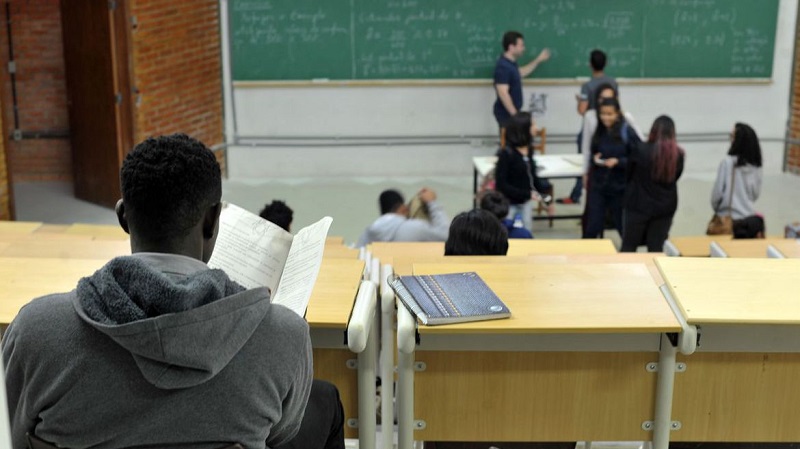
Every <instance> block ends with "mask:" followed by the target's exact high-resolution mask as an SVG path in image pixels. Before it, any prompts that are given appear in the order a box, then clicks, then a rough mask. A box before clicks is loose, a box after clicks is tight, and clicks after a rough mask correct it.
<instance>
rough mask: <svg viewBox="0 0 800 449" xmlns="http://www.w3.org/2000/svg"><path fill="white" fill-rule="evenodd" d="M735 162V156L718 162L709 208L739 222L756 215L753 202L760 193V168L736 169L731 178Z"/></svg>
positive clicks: (746, 166)
mask: <svg viewBox="0 0 800 449" xmlns="http://www.w3.org/2000/svg"><path fill="white" fill-rule="evenodd" d="M736 160H737V156H727V157H726V158H725V159H723V160H722V162H720V164H719V168H718V169H717V181H716V182H715V183H714V190H712V192H711V207H712V208H713V209H714V213H715V214H717V215H723V216H724V215H730V216H731V218H733V219H734V220H740V219H742V218H744V217H749V216H751V215H755V214H756V208H755V202H756V200H757V199H758V195H759V194H760V193H761V167H756V166H754V165H742V166H739V167H736V176H735V177H733V172H732V168H733V167H734V166H735V165H736ZM732 177H733V178H732ZM731 179H733V182H732V183H731ZM731 187H733V198H732V201H731Z"/></svg>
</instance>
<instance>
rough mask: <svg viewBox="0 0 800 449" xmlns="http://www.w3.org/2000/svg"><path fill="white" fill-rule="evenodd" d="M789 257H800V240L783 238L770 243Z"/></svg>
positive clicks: (784, 255)
mask: <svg viewBox="0 0 800 449" xmlns="http://www.w3.org/2000/svg"><path fill="white" fill-rule="evenodd" d="M770 244H771V245H772V246H774V247H775V249H777V250H778V251H780V253H781V254H783V257H785V258H787V259H798V258H800V240H795V239H781V240H775V241H773V242H771V243H770Z"/></svg>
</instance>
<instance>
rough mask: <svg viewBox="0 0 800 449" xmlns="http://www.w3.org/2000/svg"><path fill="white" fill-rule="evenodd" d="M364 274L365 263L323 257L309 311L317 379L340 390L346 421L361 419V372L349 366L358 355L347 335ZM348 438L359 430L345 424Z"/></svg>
mask: <svg viewBox="0 0 800 449" xmlns="http://www.w3.org/2000/svg"><path fill="white" fill-rule="evenodd" d="M363 273H364V262H363V261H360V260H355V259H353V260H347V259H328V258H323V259H322V266H321V267H320V271H319V275H318V276H317V282H316V284H315V285H314V290H313V291H312V292H311V299H310V300H309V303H308V309H307V310H306V321H308V325H309V327H310V328H311V341H312V343H313V345H314V349H313V352H314V377H315V378H317V379H323V380H327V381H328V382H331V383H333V384H334V385H336V387H337V388H338V389H339V394H340V397H341V400H342V405H343V406H344V413H345V422H347V420H349V419H355V418H358V377H357V374H358V373H357V372H356V370H355V369H352V368H350V367H348V361H349V360H352V359H355V358H356V355H355V354H353V353H352V352H350V350H349V349H348V348H347V345H346V344H345V338H344V336H345V333H346V331H347V323H348V322H349V320H350V312H351V311H352V310H353V303H354V302H355V299H356V293H357V292H358V287H359V284H360V282H361V277H362V274H363ZM373 380H374V379H373ZM367 412H368V413H374V410H369V411H367ZM345 436H346V437H347V438H356V437H357V436H358V430H357V429H354V428H352V427H350V426H348V425H345Z"/></svg>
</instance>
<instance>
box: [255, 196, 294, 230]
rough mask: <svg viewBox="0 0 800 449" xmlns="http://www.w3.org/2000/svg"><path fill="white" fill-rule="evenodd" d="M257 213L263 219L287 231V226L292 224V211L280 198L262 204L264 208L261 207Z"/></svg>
mask: <svg viewBox="0 0 800 449" xmlns="http://www.w3.org/2000/svg"><path fill="white" fill-rule="evenodd" d="M258 215H259V216H261V218H263V219H264V220H267V221H269V222H271V223H275V224H276V225H278V226H280V227H281V228H283V229H284V230H286V231H287V232H288V231H289V226H291V224H292V218H293V217H294V211H293V210H292V209H291V208H290V207H289V206H287V205H286V203H285V202H283V201H281V200H272V202H271V203H269V204H267V205H266V206H264V209H261V213H260V214H258Z"/></svg>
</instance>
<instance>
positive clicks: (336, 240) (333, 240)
mask: <svg viewBox="0 0 800 449" xmlns="http://www.w3.org/2000/svg"><path fill="white" fill-rule="evenodd" d="M325 244H326V245H344V237H342V236H340V235H329V236H328V237H327V238H326V239H325Z"/></svg>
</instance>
